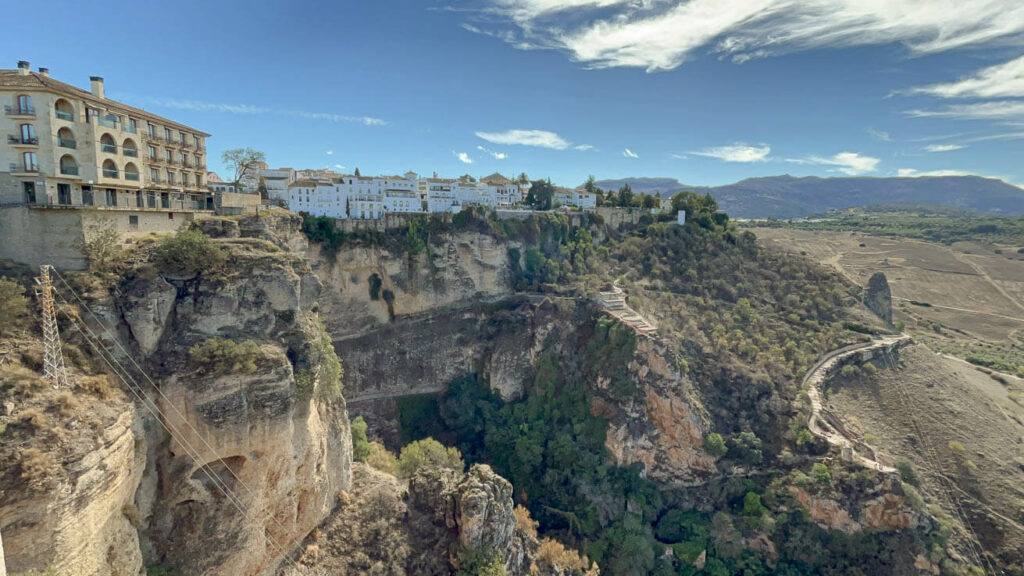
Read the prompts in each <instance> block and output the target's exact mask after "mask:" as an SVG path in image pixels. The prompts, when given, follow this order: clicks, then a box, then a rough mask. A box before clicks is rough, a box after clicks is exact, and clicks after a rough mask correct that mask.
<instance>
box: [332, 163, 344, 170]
mask: <svg viewBox="0 0 1024 576" xmlns="http://www.w3.org/2000/svg"><path fill="white" fill-rule="evenodd" d="M334 169H335V170H344V169H345V167H344V166H342V165H341V164H335V165H334Z"/></svg>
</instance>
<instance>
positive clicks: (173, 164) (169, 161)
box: [167, 158, 180, 166]
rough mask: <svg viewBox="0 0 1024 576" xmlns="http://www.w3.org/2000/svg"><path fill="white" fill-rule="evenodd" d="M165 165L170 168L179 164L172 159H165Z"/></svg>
mask: <svg viewBox="0 0 1024 576" xmlns="http://www.w3.org/2000/svg"><path fill="white" fill-rule="evenodd" d="M167 163H168V164H170V165H171V166H177V165H178V164H180V162H178V161H177V160H175V159H173V158H168V159H167Z"/></svg>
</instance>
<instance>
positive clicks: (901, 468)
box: [893, 460, 921, 488]
mask: <svg viewBox="0 0 1024 576" xmlns="http://www.w3.org/2000/svg"><path fill="white" fill-rule="evenodd" d="M893 468H895V469H896V471H897V472H899V473H900V477H901V478H903V481H904V482H906V483H907V484H910V485H911V486H914V487H915V488H916V487H919V486H920V485H921V478H920V477H919V476H918V475H917V471H916V470H914V466H913V465H912V464H911V463H910V462H909V461H907V460H897V461H896V463H895V464H893Z"/></svg>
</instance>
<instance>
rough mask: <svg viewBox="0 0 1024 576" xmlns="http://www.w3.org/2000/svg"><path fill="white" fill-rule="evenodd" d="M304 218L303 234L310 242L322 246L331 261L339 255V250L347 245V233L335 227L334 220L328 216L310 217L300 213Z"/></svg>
mask: <svg viewBox="0 0 1024 576" xmlns="http://www.w3.org/2000/svg"><path fill="white" fill-rule="evenodd" d="M300 214H301V216H302V233H303V234H305V235H306V238H308V239H309V241H310V242H315V243H317V244H320V246H321V248H323V252H324V254H325V255H326V256H327V258H328V259H329V260H330V261H332V262H333V261H334V259H335V258H336V257H337V255H338V250H340V249H341V247H342V246H343V245H344V244H345V233H344V232H342V231H341V230H340V229H339V228H338V227H337V226H335V225H334V219H333V218H330V217H328V216H310V215H309V213H307V212H300Z"/></svg>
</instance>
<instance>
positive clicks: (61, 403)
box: [53, 390, 81, 418]
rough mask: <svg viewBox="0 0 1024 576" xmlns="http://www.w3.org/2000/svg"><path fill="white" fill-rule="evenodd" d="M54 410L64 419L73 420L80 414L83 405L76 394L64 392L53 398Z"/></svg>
mask: <svg viewBox="0 0 1024 576" xmlns="http://www.w3.org/2000/svg"><path fill="white" fill-rule="evenodd" d="M53 409H54V410H55V411H56V412H57V414H60V415H61V416H62V417H64V418H71V417H72V416H75V415H77V414H78V411H79V410H80V409H81V404H80V403H79V402H78V399H77V398H75V395H74V394H72V393H71V392H69V391H67V390H64V391H62V392H60V393H59V394H57V395H56V396H54V397H53Z"/></svg>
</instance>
